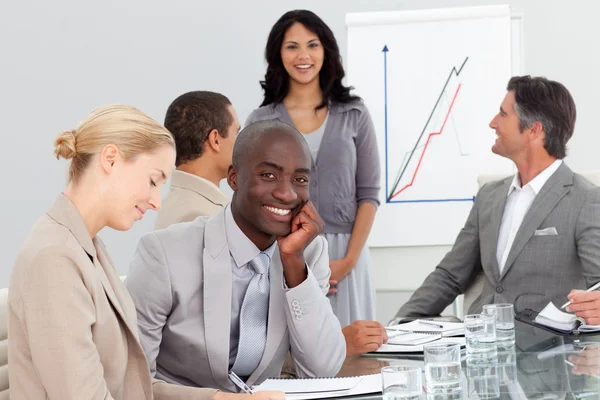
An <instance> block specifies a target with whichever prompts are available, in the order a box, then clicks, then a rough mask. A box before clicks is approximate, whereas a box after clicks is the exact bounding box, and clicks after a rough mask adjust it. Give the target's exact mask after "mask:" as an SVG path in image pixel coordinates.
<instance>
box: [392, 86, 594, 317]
mask: <svg viewBox="0 0 600 400" xmlns="http://www.w3.org/2000/svg"><path fill="white" fill-rule="evenodd" d="M507 90H508V93H507V94H506V97H505V98H504V101H503V102H502V105H501V106H500V112H499V113H498V115H496V116H495V117H494V119H493V120H492V121H491V122H490V127H491V128H492V129H494V130H495V131H496V135H497V139H496V143H495V144H494V146H493V147H492V151H493V152H494V153H496V154H498V155H501V156H503V157H507V158H509V159H511V160H512V161H513V162H514V163H515V165H516V167H517V170H518V173H517V174H516V175H515V176H514V177H509V178H506V179H504V180H500V181H496V182H491V183H488V184H486V185H485V186H483V187H482V188H481V190H480V191H479V193H478V194H477V197H476V199H475V204H474V205H473V208H472V209H471V213H470V215H469V218H468V219H467V222H466V224H465V226H464V228H463V229H462V230H461V232H460V233H459V235H458V238H457V239H456V242H455V244H454V247H453V248H452V250H451V251H450V252H449V253H448V254H447V255H446V256H445V257H444V259H443V260H442V261H441V263H440V264H439V265H438V266H437V268H436V269H435V270H434V271H433V272H432V273H431V274H430V275H429V276H428V277H427V279H425V281H424V282H423V284H422V285H421V287H420V288H419V289H417V291H416V292H415V293H414V294H413V296H412V297H411V298H410V300H409V301H408V302H407V303H406V304H405V305H404V306H403V307H402V308H400V310H399V311H398V314H397V316H399V317H401V316H419V315H438V314H440V313H441V312H442V311H443V310H444V309H445V308H446V307H447V306H448V305H449V304H450V303H451V302H452V301H453V300H454V299H455V298H456V296H458V295H459V294H462V293H464V292H465V290H466V289H467V288H468V287H469V285H470V284H471V283H472V282H473V280H474V279H475V277H476V276H477V275H478V274H480V273H481V272H483V274H484V276H485V279H484V281H485V282H484V286H483V291H482V293H481V296H480V297H479V298H478V299H477V300H476V301H475V302H474V303H473V304H472V305H471V307H470V309H469V312H470V313H480V312H481V307H482V305H484V304H490V303H513V304H514V305H515V310H516V311H517V312H519V311H522V310H524V309H532V310H535V311H538V312H539V311H541V310H542V309H543V308H544V306H546V304H548V302H550V301H552V302H554V304H555V305H557V306H560V305H561V304H562V303H565V302H566V301H567V295H568V294H569V292H570V291H571V289H572V288H580V289H585V288H588V287H590V286H592V285H593V284H595V283H596V282H598V281H600V189H599V188H597V187H595V186H594V185H593V184H592V183H590V182H588V181H587V180H586V179H584V178H583V177H581V176H580V175H578V174H575V173H573V172H572V171H571V170H570V169H569V167H567V165H566V164H565V163H564V162H563V161H562V159H563V158H564V157H565V155H566V144H567V141H568V140H569V139H570V138H571V136H572V134H573V130H574V127H575V114H576V113H575V103H574V102H573V98H572V97H571V94H570V93H569V91H568V90H567V89H566V88H565V87H564V86H563V85H562V84H560V83H558V82H555V81H551V80H547V79H545V78H541V77H534V78H532V77H529V76H522V77H514V78H512V79H511V80H510V81H509V83H508V87H507Z"/></svg>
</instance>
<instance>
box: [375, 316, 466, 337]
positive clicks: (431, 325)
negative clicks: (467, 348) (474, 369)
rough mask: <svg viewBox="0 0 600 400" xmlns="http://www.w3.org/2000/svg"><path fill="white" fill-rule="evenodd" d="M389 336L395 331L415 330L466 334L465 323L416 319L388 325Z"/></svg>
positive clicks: (453, 334) (415, 331)
mask: <svg viewBox="0 0 600 400" xmlns="http://www.w3.org/2000/svg"><path fill="white" fill-rule="evenodd" d="M386 329H387V331H388V336H389V335H390V333H392V335H394V333H395V332H413V333H437V334H440V335H441V336H443V337H448V336H463V335H464V334H465V324H464V323H462V322H445V321H437V320H424V319H416V320H414V321H411V322H409V323H406V324H398V325H390V326H388V327H386Z"/></svg>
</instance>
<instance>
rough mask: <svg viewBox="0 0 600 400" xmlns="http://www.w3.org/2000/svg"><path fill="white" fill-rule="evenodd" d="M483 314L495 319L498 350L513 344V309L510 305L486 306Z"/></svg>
mask: <svg viewBox="0 0 600 400" xmlns="http://www.w3.org/2000/svg"><path fill="white" fill-rule="evenodd" d="M483 313H484V314H486V315H493V316H495V317H496V341H497V343H498V348H507V347H511V346H514V344H515V308H514V307H513V305H512V304H509V303H502V304H486V305H485V306H483Z"/></svg>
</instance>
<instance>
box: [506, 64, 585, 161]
mask: <svg viewBox="0 0 600 400" xmlns="http://www.w3.org/2000/svg"><path fill="white" fill-rule="evenodd" d="M506 90H508V91H512V92H514V95H515V113H516V114H517V117H519V129H520V130H521V132H523V131H524V130H525V129H527V128H530V127H531V126H532V125H533V124H534V123H535V122H536V121H539V122H540V123H541V124H542V128H543V129H544V133H545V134H546V136H545V140H544V148H545V149H546V151H547V152H548V154H549V155H551V156H552V157H554V158H557V159H563V158H565V156H566V155H567V142H568V141H569V139H570V138H571V136H573V130H574V129H575V118H576V114H577V112H576V109H575V102H574V101H573V97H571V93H569V91H568V90H567V88H566V87H564V85H563V84H561V83H559V82H556V81H551V80H549V79H546V78H544V77H531V76H529V75H526V76H515V77H513V78H511V79H510V81H509V82H508V86H507V88H506Z"/></svg>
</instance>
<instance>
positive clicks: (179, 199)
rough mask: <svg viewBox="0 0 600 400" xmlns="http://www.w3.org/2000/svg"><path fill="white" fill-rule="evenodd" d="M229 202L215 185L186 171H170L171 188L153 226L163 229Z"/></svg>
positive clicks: (210, 212)
mask: <svg viewBox="0 0 600 400" xmlns="http://www.w3.org/2000/svg"><path fill="white" fill-rule="evenodd" d="M228 203H229V198H228V197H227V196H225V195H224V194H223V193H222V192H221V191H220V190H219V188H217V187H216V186H215V185H213V184H211V183H210V182H208V181H206V180H205V179H202V178H199V177H197V176H196V175H192V174H188V173H187V172H183V171H178V170H175V171H173V174H172V175H171V191H170V192H169V194H168V195H167V197H166V198H165V199H164V200H163V203H162V207H161V209H160V211H159V212H158V217H157V219H156V224H155V225H154V229H164V228H166V227H168V226H169V225H172V224H177V223H179V222H189V221H193V220H194V219H196V217H200V216H203V217H211V216H213V215H215V214H216V213H218V212H219V211H221V209H222V208H223V207H225V205H227V204H228Z"/></svg>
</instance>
